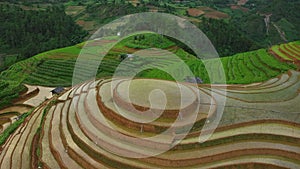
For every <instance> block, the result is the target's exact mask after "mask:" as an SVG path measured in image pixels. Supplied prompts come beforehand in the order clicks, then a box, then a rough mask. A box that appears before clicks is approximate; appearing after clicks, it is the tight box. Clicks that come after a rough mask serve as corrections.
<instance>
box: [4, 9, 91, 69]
mask: <svg viewBox="0 0 300 169" xmlns="http://www.w3.org/2000/svg"><path fill="white" fill-rule="evenodd" d="M0 22H1V25H0V32H1V34H0V50H1V52H0V56H1V55H2V60H3V64H2V65H0V71H1V70H4V69H6V68H8V67H9V66H10V65H12V64H13V63H15V62H17V61H20V60H23V59H25V58H29V57H31V56H33V55H36V54H38V53H40V52H43V51H47V50H51V49H55V48H60V47H64V46H70V45H75V44H77V43H80V42H81V41H83V39H84V37H85V36H87V32H85V31H83V30H82V28H81V27H79V26H78V25H76V24H75V22H74V21H73V19H72V18H71V17H70V16H67V15H66V14H65V9H64V8H63V7H58V6H52V7H47V8H45V9H44V8H43V9H40V10H24V9H22V8H21V7H19V6H16V5H11V4H0ZM0 60H1V59H0Z"/></svg>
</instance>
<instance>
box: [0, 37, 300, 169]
mask: <svg viewBox="0 0 300 169" xmlns="http://www.w3.org/2000/svg"><path fill="white" fill-rule="evenodd" d="M145 35H146V36H145V38H144V39H141V40H137V39H135V38H134V36H136V35H134V36H132V37H129V38H127V39H124V40H123V41H121V42H119V43H118V44H117V45H115V47H114V48H112V49H111V50H110V51H109V53H108V54H107V55H106V56H105V57H104V58H103V60H102V63H101V65H100V66H99V67H98V68H97V78H98V80H96V81H95V82H93V81H85V80H86V79H84V78H83V79H79V80H82V81H85V82H83V83H80V84H78V85H76V86H74V87H72V88H70V89H68V90H67V91H65V92H64V93H63V94H62V95H59V96H53V97H50V98H48V99H46V98H45V97H47V96H46V95H48V94H49V90H50V89H52V88H53V87H56V86H71V84H72V77H73V71H74V66H75V63H76V58H77V56H78V54H79V52H80V50H81V49H82V48H83V46H84V43H82V44H78V45H75V46H71V47H67V48H62V49H57V50H52V51H49V52H45V53H41V54H39V55H36V56H34V57H32V58H30V59H27V60H24V61H21V62H19V63H16V64H15V65H13V66H11V67H10V68H9V69H8V70H6V71H4V72H2V73H1V80H3V81H5V82H6V84H7V85H6V84H5V85H2V86H0V88H1V89H3V90H4V91H5V90H8V89H13V88H14V87H15V88H18V89H20V90H21V91H22V92H20V96H19V97H18V99H16V100H14V104H13V105H12V106H11V107H6V108H5V109H2V110H0V120H1V123H0V124H1V129H2V132H3V133H2V135H1V139H0V141H1V143H2V147H1V154H0V168H38V167H43V168H170V169H171V168H222V167H225V168H226V167H228V168H234V167H236V166H239V167H245V168H247V167H250V168H251V167H252V168H295V169H296V168H299V167H300V163H299V161H300V158H299V157H300V145H299V139H300V115H299V110H300V107H299V106H300V105H299V101H300V96H299V90H300V73H299V71H297V69H299V65H298V62H299V58H298V55H299V53H300V50H298V48H300V44H299V42H292V43H288V44H282V45H279V46H273V47H271V48H270V49H260V50H256V51H250V52H246V53H240V54H236V55H234V56H230V57H224V58H221V59H220V61H221V62H216V60H215V59H203V60H200V59H198V58H196V57H195V56H193V55H191V54H189V53H187V52H186V51H184V50H183V49H182V48H180V47H179V46H177V45H176V43H173V42H171V41H170V40H168V39H166V38H163V39H161V38H162V37H161V36H157V35H155V34H151V33H147V34H145ZM117 40H118V37H109V38H107V39H97V40H93V41H89V42H86V43H87V44H88V46H87V48H84V52H87V51H88V52H90V53H101V52H103V51H104V50H103V49H102V48H101V47H99V46H100V45H101V46H106V47H107V46H110V45H111V44H113V43H115V42H117ZM158 41H159V42H161V44H159V43H156V42H158ZM153 42H155V43H153ZM157 44H159V46H157ZM150 47H151V48H160V50H159V49H147V48H150ZM140 50H143V52H139V51H140ZM131 53H134V55H136V56H135V57H134V58H133V59H130V58H122V55H123V56H124V54H131ZM174 55H176V56H178V58H180V60H182V61H183V62H181V63H180V62H178V59H176V57H174ZM92 61H95V62H96V61H97V60H92ZM88 63H91V62H86V63H85V62H82V63H81V65H80V70H79V71H78V72H77V73H78V74H79V75H81V76H82V77H85V75H87V74H88V73H89V71H90V70H91V69H92V67H93V65H92V64H88ZM120 63H121V64H120ZM221 63H222V65H221ZM185 64H186V65H187V66H188V68H189V69H190V70H191V72H192V73H193V74H195V76H198V77H200V78H201V79H202V80H203V81H204V83H203V84H192V83H187V82H184V78H186V77H185V74H186V73H188V71H189V70H187V69H184V70H183V69H182V68H183V65H185ZM149 67H150V68H151V69H147V70H145V71H142V72H140V73H139V74H138V75H137V76H136V79H135V80H133V83H132V84H130V85H129V84H128V83H127V81H128V79H127V78H126V75H128V73H130V72H135V71H138V70H140V69H141V68H149ZM155 67H156V68H157V67H159V68H163V69H164V70H171V71H174V72H175V74H176V80H177V79H179V83H180V85H176V84H175V82H174V78H173V77H171V76H170V75H168V74H166V73H165V72H163V71H160V70H158V69H155ZM222 67H223V68H224V74H225V77H222V74H221V73H222ZM115 70H117V71H116V72H115ZM206 70H207V71H206ZM207 72H212V74H211V77H210V78H209V76H208V73H207ZM113 74H117V75H118V76H117V77H115V78H111V76H112V75H113ZM81 76H79V77H81ZM149 78H152V79H149ZM153 78H155V79H156V80H153ZM224 78H226V81H227V83H228V84H223V83H222V80H223V79H224ZM220 79H221V80H220ZM22 83H25V84H30V85H26V87H27V90H23V89H22V87H20V85H21V84H22ZM37 85H41V86H50V87H52V88H43V87H41V86H37ZM128 87H129V90H126V89H127V88H128ZM7 88H8V89H7ZM153 89H159V90H156V91H153ZM178 89H180V90H182V91H183V93H184V94H186V95H183V96H180V98H182V99H183V100H184V102H183V107H184V110H178V102H179V99H178V97H179V92H178ZM161 91H164V93H165V96H166V98H168V99H167V101H169V102H166V107H167V109H165V110H164V111H162V112H158V110H160V108H161V107H162V105H163V103H164V102H162V101H161V102H159V101H160V97H161V96H162V95H161V93H160V92H161ZM176 91H177V92H176ZM225 91H226V92H227V93H226V94H224V93H225ZM3 93H5V92H3ZM1 94H2V93H1ZM8 94H9V93H8ZM198 94H199V98H198V97H197V96H198ZM127 96H129V97H127ZM175 96H176V97H175ZM188 96H190V97H188ZM37 98H39V99H38V100H40V101H39V102H38V103H33V102H32V101H33V100H35V99H37ZM149 99H150V100H151V99H152V100H153V102H152V103H154V104H151V103H150V102H149ZM222 99H226V101H225V103H222V102H220V100H222ZM44 100H45V101H44ZM27 103H28V104H29V103H31V106H29V105H26V104H27ZM131 104H132V105H133V108H134V109H133V108H132V107H128V106H129V105H131ZM32 106H35V108H34V109H32V108H33V107H32ZM221 108H224V112H223V115H222V117H221V119H220V123H219V125H218V127H217V129H216V130H215V132H214V133H213V134H212V136H211V137H209V139H208V140H207V141H206V142H204V143H199V136H200V135H201V136H206V135H207V134H208V133H209V128H210V127H212V126H211V125H212V124H214V123H215V122H217V121H218V120H216V118H215V117H218V115H220V112H219V111H220V109H221ZM12 109H14V110H15V109H18V110H19V111H12ZM25 109H26V110H25ZM29 109H32V111H31V112H30V113H26V112H27V111H28V110H29ZM179 112H180V113H179ZM191 112H196V114H197V117H193V116H192V115H191V114H192V113H191ZM157 113H160V114H159V115H161V116H157ZM22 114H24V115H22ZM20 115H22V116H20ZM15 117H19V118H20V119H15V120H14V118H15ZM192 119H193V120H195V123H194V124H193V123H191V121H192ZM176 120H179V123H178V126H177V127H176V126H175V128H174V130H173V131H170V132H167V133H165V134H164V135H162V136H161V137H158V138H157V139H154V140H153V139H152V140H151V139H146V138H148V137H153V136H156V135H157V134H160V133H162V132H164V131H168V128H169V127H170V126H171V125H172V124H173V123H174V122H175V121H176ZM14 121H16V122H15V123H13V122H14ZM142 121H147V122H148V123H145V124H143V123H142ZM6 128H7V129H6ZM188 128H191V130H189V131H188V134H187V136H186V137H185V138H184V139H183V140H182V141H178V138H181V137H182V136H183V134H184V133H185V132H187V129H188ZM5 129H6V130H5ZM136 138H143V139H142V140H136ZM170 140H171V143H170V142H169V141H170ZM175 143H176V145H175ZM177 143H178V144H177ZM172 145H174V147H172ZM170 146H171V147H172V149H171V150H170V151H168V152H165V153H163V154H160V155H157V156H154V157H150V158H141V159H135V158H126V157H122V156H119V155H116V153H117V154H121V155H129V156H136V155H142V156H143V155H146V154H145V153H146V152H147V153H155V152H157V151H158V150H161V149H164V148H169V147H170Z"/></svg>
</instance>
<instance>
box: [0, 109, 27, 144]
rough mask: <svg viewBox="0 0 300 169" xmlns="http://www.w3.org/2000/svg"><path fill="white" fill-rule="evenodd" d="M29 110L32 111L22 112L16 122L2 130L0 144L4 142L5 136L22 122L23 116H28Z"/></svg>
mask: <svg viewBox="0 0 300 169" xmlns="http://www.w3.org/2000/svg"><path fill="white" fill-rule="evenodd" d="M31 112H32V111H30V112H28V113H24V114H22V115H21V116H20V118H19V119H18V120H17V121H16V122H14V123H13V124H11V125H10V126H9V127H8V128H7V129H5V130H4V131H3V133H2V134H1V135H0V145H2V144H3V143H5V141H6V140H7V138H8V137H9V136H10V135H11V134H12V133H13V132H14V131H15V130H16V129H17V128H18V127H19V126H20V125H21V124H22V123H23V122H24V120H25V118H26V117H27V116H29V115H30V114H31Z"/></svg>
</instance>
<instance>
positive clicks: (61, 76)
mask: <svg viewBox="0 0 300 169" xmlns="http://www.w3.org/2000/svg"><path fill="white" fill-rule="evenodd" d="M152 36H153V37H155V36H156V35H151V36H149V38H150V39H149V40H151V39H152V38H153V37H152ZM146 41H147V40H146ZM100 42H101V40H100V41H99V43H100ZM103 42H104V43H108V44H109V43H112V42H114V40H113V38H112V39H111V40H110V41H102V42H101V43H103ZM130 42H131V41H130V38H128V39H127V40H126V39H125V41H123V42H121V43H120V44H119V45H116V47H115V48H113V49H112V50H111V52H110V53H109V54H108V55H107V56H105V58H104V60H103V61H102V63H101V65H100V66H99V69H98V75H97V77H107V76H112V75H113V74H114V71H115V69H116V67H117V66H118V65H119V64H120V63H121V58H120V55H121V54H124V53H132V52H136V51H137V49H133V48H132V45H133V44H132V43H130ZM95 43H96V44H97V43H98V42H97V41H95ZM164 43H166V44H169V45H171V46H168V45H167V46H165V47H166V48H165V49H166V50H169V52H172V53H174V54H176V55H177V56H179V57H180V58H181V59H182V60H183V61H184V62H185V63H186V64H187V65H188V66H189V67H190V69H191V70H192V72H193V73H194V74H195V76H198V77H200V78H201V79H203V81H204V83H219V81H218V79H219V78H220V77H219V76H220V75H219V72H220V70H219V69H220V66H219V65H215V62H214V61H213V60H205V61H201V60H199V59H196V58H195V57H194V56H192V55H190V54H189V53H187V52H185V51H184V50H182V49H180V48H178V47H176V46H172V43H171V42H169V40H167V39H165V41H164ZM293 44H294V45H295V46H296V47H298V45H299V42H296V43H293ZM83 45H84V44H83V43H82V44H78V45H75V46H71V47H66V48H62V49H57V50H52V51H48V52H45V53H41V54H38V55H36V56H34V57H32V58H29V59H27V60H24V61H21V62H18V63H16V64H14V65H13V66H11V67H10V68H9V69H8V70H6V71H4V72H2V73H1V74H0V76H1V81H2V82H1V84H5V85H3V87H1V89H2V90H3V92H1V95H2V97H1V100H0V107H2V106H4V105H6V104H8V103H10V101H11V99H13V98H16V97H17V93H18V92H20V91H22V89H24V88H23V87H22V85H21V84H23V83H26V84H32V85H42V86H71V84H72V77H73V70H74V65H75V62H76V59H77V56H78V54H79V53H80V50H81V48H82V46H83ZM126 45H127V46H126ZM173 45H174V44H173ZM135 47H136V46H135ZM146 47H147V45H146ZM296 49H297V48H296ZM294 52H296V53H297V52H298V50H295V51H294ZM298 53H299V52H298ZM160 55H161V54H160ZM160 55H158V56H155V54H154V55H153V58H141V59H136V60H134V61H130V62H127V65H126V66H127V68H128V70H132V71H134V70H136V69H138V68H140V67H141V65H145V64H146V65H147V64H149V65H151V64H154V65H155V64H156V59H155V58H160V59H162V58H163V56H160ZM221 61H222V63H223V67H224V70H225V74H226V79H227V83H229V84H233V83H235V84H245V83H253V82H261V81H265V80H268V79H270V78H272V77H276V76H278V75H280V74H282V73H284V72H286V71H288V70H290V69H296V66H295V65H293V64H292V63H285V62H280V61H279V60H277V59H276V58H275V57H273V56H272V55H270V54H269V53H268V52H267V50H266V49H261V50H257V51H252V52H246V53H241V54H236V55H234V56H230V57H224V58H221ZM161 62H162V63H165V65H167V66H169V67H174V68H175V69H174V71H175V72H182V71H183V70H181V66H180V65H176V66H175V65H173V66H172V64H170V62H171V63H172V61H171V60H164V59H162V60H161ZM203 62H206V63H207V64H206V65H209V66H208V67H207V68H205V67H204V64H203ZM82 67H87V68H88V67H89V65H83V66H82ZM206 69H211V70H212V71H214V72H215V73H214V75H213V77H212V78H211V79H209V77H208V75H207V73H206V71H205V70H206ZM87 70H88V69H87ZM82 71H84V69H83V70H82ZM139 76H140V77H147V78H159V79H167V80H172V78H171V77H170V76H169V75H167V74H165V73H164V72H160V71H158V70H147V71H143V72H141V73H140V74H139ZM184 78H185V77H181V79H182V80H184Z"/></svg>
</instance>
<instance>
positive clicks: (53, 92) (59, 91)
mask: <svg viewBox="0 0 300 169" xmlns="http://www.w3.org/2000/svg"><path fill="white" fill-rule="evenodd" d="M64 90H65V89H64V88H63V87H56V88H55V89H53V90H51V93H52V95H59V94H61V93H62V92H63V91H64Z"/></svg>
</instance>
